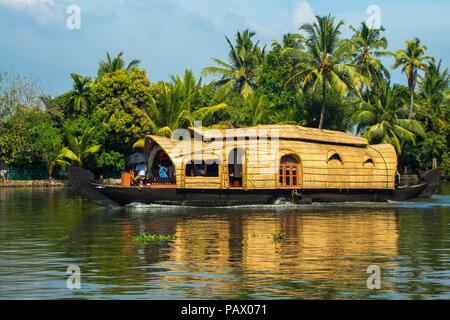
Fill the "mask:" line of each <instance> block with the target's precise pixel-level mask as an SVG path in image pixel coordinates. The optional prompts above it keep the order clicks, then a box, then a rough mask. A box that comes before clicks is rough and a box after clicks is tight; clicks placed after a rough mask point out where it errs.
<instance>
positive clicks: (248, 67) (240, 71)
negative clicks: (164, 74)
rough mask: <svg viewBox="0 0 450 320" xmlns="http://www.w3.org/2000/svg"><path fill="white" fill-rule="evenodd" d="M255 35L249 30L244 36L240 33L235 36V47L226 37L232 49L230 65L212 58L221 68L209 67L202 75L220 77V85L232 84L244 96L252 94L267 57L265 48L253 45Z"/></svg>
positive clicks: (244, 32) (245, 31)
mask: <svg viewBox="0 0 450 320" xmlns="http://www.w3.org/2000/svg"><path fill="white" fill-rule="evenodd" d="M254 35H255V32H253V31H249V30H248V29H246V30H244V31H243V32H242V34H241V33H240V32H238V33H237V34H236V36H235V41H236V44H235V45H233V44H232V43H231V41H230V39H228V37H226V36H225V39H226V40H227V42H228V45H229V47H230V54H229V61H230V63H229V64H228V63H226V62H223V61H221V60H219V59H215V58H211V59H212V60H213V61H214V62H216V63H217V64H218V65H219V67H207V68H205V69H203V72H202V74H203V75H205V76H207V75H219V76H221V77H222V78H221V80H220V81H218V83H219V84H225V83H231V84H232V86H233V87H234V88H235V89H236V90H238V91H239V92H240V93H241V94H242V95H243V96H247V95H249V94H251V93H252V92H253V90H254V88H255V87H256V78H257V76H258V71H259V68H260V67H261V65H262V63H263V61H264V57H265V47H264V48H263V49H262V50H261V49H260V48H259V45H258V43H259V42H257V43H256V44H255V43H253V41H252V39H251V38H252V37H253V36H254Z"/></svg>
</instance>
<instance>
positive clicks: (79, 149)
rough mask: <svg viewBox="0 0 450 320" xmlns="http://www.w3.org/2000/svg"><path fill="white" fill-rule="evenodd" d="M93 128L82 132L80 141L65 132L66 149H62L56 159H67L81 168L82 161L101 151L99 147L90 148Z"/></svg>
mask: <svg viewBox="0 0 450 320" xmlns="http://www.w3.org/2000/svg"><path fill="white" fill-rule="evenodd" d="M93 134H94V128H90V129H87V130H85V131H84V133H83V136H82V137H81V139H79V140H78V139H77V138H76V137H74V136H73V135H72V134H70V133H69V132H68V131H66V132H65V137H66V139H67V142H68V144H69V146H68V147H64V148H63V149H62V150H61V152H60V153H59V155H58V157H57V158H58V159H69V160H71V161H72V162H74V163H75V164H76V165H77V166H79V167H82V166H83V162H84V160H85V159H86V158H87V157H88V156H89V155H91V154H94V153H97V152H99V151H100V149H101V147H102V146H101V145H95V146H91V140H92V138H93Z"/></svg>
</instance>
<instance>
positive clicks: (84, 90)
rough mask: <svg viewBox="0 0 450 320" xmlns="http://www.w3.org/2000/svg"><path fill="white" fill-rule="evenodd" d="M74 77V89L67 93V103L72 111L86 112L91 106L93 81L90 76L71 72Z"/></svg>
mask: <svg viewBox="0 0 450 320" xmlns="http://www.w3.org/2000/svg"><path fill="white" fill-rule="evenodd" d="M70 76H71V77H72V79H73V82H74V83H73V89H72V90H71V91H69V92H68V94H67V102H66V104H67V105H68V106H69V110H71V112H76V113H80V112H86V111H87V110H88V109H89V107H90V106H91V97H90V93H91V81H90V79H89V78H88V77H84V76H80V75H78V74H76V73H72V74H70Z"/></svg>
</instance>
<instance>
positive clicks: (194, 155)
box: [69, 125, 440, 206]
mask: <svg viewBox="0 0 450 320" xmlns="http://www.w3.org/2000/svg"><path fill="white" fill-rule="evenodd" d="M143 153H144V154H145V159H146V163H145V164H146V166H145V167H146V168H147V170H146V172H145V175H144V177H142V179H138V180H136V179H135V178H136V177H135V175H134V172H133V171H130V172H123V173H122V184H121V185H120V186H113V185H105V184H102V183H99V182H98V181H95V180H94V175H93V174H92V173H90V172H89V171H87V170H84V169H81V168H77V167H70V168H69V179H70V181H71V184H72V186H73V187H74V189H75V190H76V191H77V192H78V193H80V194H81V195H82V196H84V197H85V198H87V199H90V200H92V201H94V202H96V203H99V204H102V205H105V206H108V205H113V206H116V205H120V206H123V205H127V204H129V203H135V202H138V203H146V204H163V205H191V206H230V205H249V204H273V203H276V202H280V199H282V201H292V202H294V203H311V202H335V201H387V200H397V201H402V200H407V199H411V198H416V197H429V196H431V195H432V194H433V193H434V192H435V191H436V190H437V189H438V187H439V174H440V171H439V170H440V169H439V168H437V169H434V170H432V171H430V172H428V173H426V174H425V175H424V177H423V179H422V180H423V181H421V183H419V184H417V185H414V186H398V173H397V154H396V152H395V149H394V147H393V146H392V145H390V144H378V145H369V143H368V141H367V140H366V139H365V138H362V137H359V136H354V135H351V134H347V133H344V132H339V131H331V130H320V129H315V128H306V127H301V126H297V125H260V126H256V127H250V128H241V129H220V130H219V129H205V128H201V127H190V128H188V129H187V130H184V131H183V130H182V132H181V133H180V132H175V133H174V135H173V137H172V138H168V137H161V136H153V135H149V136H147V137H146V138H145V144H144V148H143ZM161 168H164V170H165V171H164V175H163V176H161V175H160V174H159V172H160V169H161Z"/></svg>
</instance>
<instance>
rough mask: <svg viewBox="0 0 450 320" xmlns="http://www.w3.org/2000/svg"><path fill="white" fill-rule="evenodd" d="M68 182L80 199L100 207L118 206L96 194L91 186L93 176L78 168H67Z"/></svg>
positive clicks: (103, 196) (98, 193)
mask: <svg viewBox="0 0 450 320" xmlns="http://www.w3.org/2000/svg"><path fill="white" fill-rule="evenodd" d="M68 171H69V181H70V184H71V185H72V187H73V188H74V189H75V191H76V192H77V193H79V194H80V195H81V196H82V197H84V198H86V199H88V200H90V201H92V202H95V203H97V204H100V205H102V206H106V207H108V206H114V207H117V206H119V205H118V204H117V203H116V202H114V201H113V200H111V199H110V198H108V197H106V196H105V195H103V194H101V193H100V192H98V191H97V190H96V189H95V188H94V187H93V186H92V184H91V182H92V181H94V178H95V177H94V174H93V173H92V172H90V171H88V170H85V169H83V168H80V167H73V166H70V167H69V170H68Z"/></svg>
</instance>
